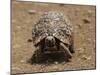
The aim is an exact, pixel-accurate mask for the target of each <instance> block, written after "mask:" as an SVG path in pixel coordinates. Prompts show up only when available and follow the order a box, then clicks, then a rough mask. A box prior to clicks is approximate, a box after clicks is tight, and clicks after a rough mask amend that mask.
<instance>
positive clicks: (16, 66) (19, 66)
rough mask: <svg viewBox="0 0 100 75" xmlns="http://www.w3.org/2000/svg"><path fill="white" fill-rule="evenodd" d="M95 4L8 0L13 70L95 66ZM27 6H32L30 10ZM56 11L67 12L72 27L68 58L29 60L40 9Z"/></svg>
mask: <svg viewBox="0 0 100 75" xmlns="http://www.w3.org/2000/svg"><path fill="white" fill-rule="evenodd" d="M95 9H96V7H95V6H80V5H59V4H45V3H34V2H33V3H32V2H16V1H13V2H12V56H11V57H12V64H11V69H12V73H13V74H17V73H35V72H51V71H65V70H66V71H68V70H84V69H95V68H96V63H95V62H96V59H95V58H96V57H95V56H96V54H95V52H96V48H95V42H96V40H95V38H96V37H95V35H96V34H95V26H96V23H95V17H96V15H95V13H96V12H95ZM29 10H35V11H36V12H35V13H34V14H31V13H29ZM46 11H58V12H62V13H64V14H65V16H66V15H67V16H69V18H70V20H71V22H72V24H73V27H74V46H75V47H74V49H75V54H73V57H72V59H71V60H70V62H61V63H57V62H56V63H50V64H33V65H32V64H30V63H27V61H28V60H29V59H30V58H31V56H32V54H33V53H34V47H33V43H32V42H29V39H31V37H32V35H31V31H32V26H33V25H34V24H35V23H36V22H37V21H38V20H39V17H40V16H41V13H44V12H46Z"/></svg>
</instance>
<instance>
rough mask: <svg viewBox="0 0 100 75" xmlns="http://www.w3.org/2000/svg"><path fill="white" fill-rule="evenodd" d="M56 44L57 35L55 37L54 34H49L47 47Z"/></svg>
mask: <svg viewBox="0 0 100 75" xmlns="http://www.w3.org/2000/svg"><path fill="white" fill-rule="evenodd" d="M55 45H56V40H55V37H53V36H47V37H46V38H45V46H46V47H47V48H50V47H54V46H55Z"/></svg>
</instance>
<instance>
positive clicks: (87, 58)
mask: <svg viewBox="0 0 100 75" xmlns="http://www.w3.org/2000/svg"><path fill="white" fill-rule="evenodd" d="M82 59H84V60H90V59H91V56H89V57H87V56H85V55H83V56H82Z"/></svg>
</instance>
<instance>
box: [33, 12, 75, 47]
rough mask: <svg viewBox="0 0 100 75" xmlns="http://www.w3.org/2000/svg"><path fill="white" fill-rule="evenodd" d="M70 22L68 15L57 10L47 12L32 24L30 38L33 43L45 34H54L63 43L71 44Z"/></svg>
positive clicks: (45, 35)
mask: <svg viewBox="0 0 100 75" xmlns="http://www.w3.org/2000/svg"><path fill="white" fill-rule="evenodd" d="M72 33H73V32H72V24H71V23H70V20H69V19H68V17H65V16H64V15H63V14H62V13H59V12H47V13H46V14H43V15H42V16H41V18H40V20H39V21H38V22H37V23H36V24H35V25H34V26H33V29H32V38H33V41H34V44H37V43H39V42H40V41H41V40H43V39H44V38H45V37H47V36H54V37H55V38H57V39H59V40H60V41H61V42H63V43H65V44H69V45H70V44H71V37H72Z"/></svg>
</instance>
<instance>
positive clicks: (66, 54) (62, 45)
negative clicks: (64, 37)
mask: <svg viewBox="0 0 100 75" xmlns="http://www.w3.org/2000/svg"><path fill="white" fill-rule="evenodd" d="M60 48H61V50H63V51H64V54H65V56H66V57H67V58H72V54H71V52H70V51H69V49H68V48H67V47H66V46H65V45H64V44H63V43H60Z"/></svg>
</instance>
